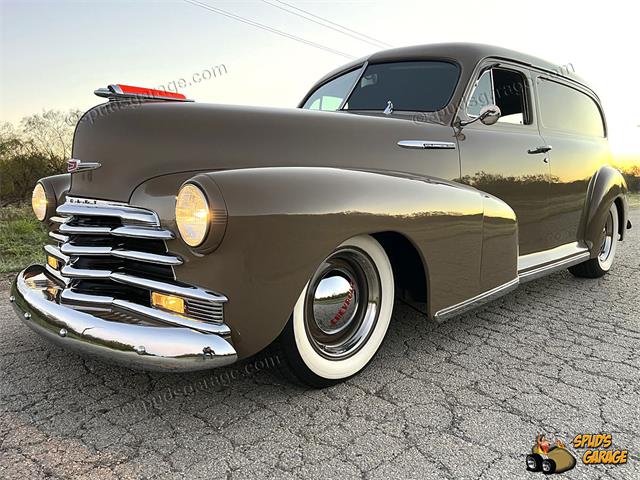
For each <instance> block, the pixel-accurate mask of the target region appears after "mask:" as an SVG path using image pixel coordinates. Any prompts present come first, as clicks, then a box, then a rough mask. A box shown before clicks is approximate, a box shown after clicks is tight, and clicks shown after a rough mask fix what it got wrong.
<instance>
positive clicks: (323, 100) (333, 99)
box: [302, 69, 360, 111]
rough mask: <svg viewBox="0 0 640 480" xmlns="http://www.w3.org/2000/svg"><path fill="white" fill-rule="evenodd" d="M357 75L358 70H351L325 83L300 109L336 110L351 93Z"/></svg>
mask: <svg viewBox="0 0 640 480" xmlns="http://www.w3.org/2000/svg"><path fill="white" fill-rule="evenodd" d="M359 73H360V69H357V70H352V71H350V72H349V73H345V74H344V75H342V76H340V77H338V78H334V79H333V80H331V81H329V82H327V83H325V84H324V85H322V86H321V87H320V88H318V89H317V90H316V91H315V92H313V94H312V95H311V96H310V97H309V98H308V99H307V101H306V102H304V106H303V107H302V108H306V109H309V110H329V111H334V110H337V109H338V108H339V107H340V104H341V103H342V100H344V98H345V97H346V96H347V95H348V94H349V92H350V91H351V88H352V87H353V84H354V83H355V82H356V79H357V78H358V74H359Z"/></svg>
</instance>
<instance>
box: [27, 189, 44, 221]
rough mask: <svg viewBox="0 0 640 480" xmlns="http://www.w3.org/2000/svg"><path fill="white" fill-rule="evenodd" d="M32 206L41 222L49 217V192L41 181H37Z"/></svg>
mask: <svg viewBox="0 0 640 480" xmlns="http://www.w3.org/2000/svg"><path fill="white" fill-rule="evenodd" d="M31 208H33V213H34V214H35V215H36V218H37V219H38V220H40V221H41V222H42V221H43V220H44V219H45V218H47V194H46V193H45V191H44V187H43V186H42V184H41V183H37V184H36V186H35V188H34V189H33V193H32V194H31Z"/></svg>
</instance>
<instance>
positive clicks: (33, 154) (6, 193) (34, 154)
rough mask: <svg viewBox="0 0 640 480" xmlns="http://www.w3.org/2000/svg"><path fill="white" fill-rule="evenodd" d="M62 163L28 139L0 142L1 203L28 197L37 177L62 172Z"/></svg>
mask: <svg viewBox="0 0 640 480" xmlns="http://www.w3.org/2000/svg"><path fill="white" fill-rule="evenodd" d="M64 165H65V162H64V160H63V159H62V158H56V157H53V158H51V157H48V156H46V155H44V154H43V153H41V152H39V151H38V150H37V149H36V148H34V147H33V145H32V144H30V142H24V141H22V140H19V139H16V138H14V139H11V140H9V141H5V142H2V143H0V172H2V175H0V204H1V205H3V206H4V205H7V204H9V203H13V202H17V201H21V200H27V199H28V198H29V196H30V195H31V192H32V190H33V186H34V185H35V183H36V182H37V181H38V179H40V178H42V177H48V176H49V175H55V174H57V173H61V172H64V170H65V169H64Z"/></svg>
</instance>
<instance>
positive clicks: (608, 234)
mask: <svg viewBox="0 0 640 480" xmlns="http://www.w3.org/2000/svg"><path fill="white" fill-rule="evenodd" d="M602 234H603V235H604V240H603V241H602V247H600V255H599V258H600V261H601V262H606V261H607V259H608V258H609V255H611V247H612V245H613V214H612V213H611V212H609V215H608V216H607V222H606V223H605V226H604V228H603V230H602Z"/></svg>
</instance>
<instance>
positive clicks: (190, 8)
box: [0, 0, 640, 158]
mask: <svg viewBox="0 0 640 480" xmlns="http://www.w3.org/2000/svg"><path fill="white" fill-rule="evenodd" d="M0 3H1V10H0V16H1V20H0V21H1V24H0V38H1V44H0V62H1V65H0V111H1V115H0V121H10V122H18V121H19V120H20V118H22V117H23V116H25V115H29V114H32V113H38V112H41V111H42V110H43V109H52V108H53V109H62V110H67V109H69V108H80V109H87V108H89V107H91V106H92V105H94V104H96V103H99V102H100V99H98V98H97V97H95V96H94V95H93V90H95V89H96V88H98V87H101V86H106V85H107V84H109V83H124V84H133V85H144V86H157V85H167V84H169V83H170V82H172V81H178V80H179V79H180V78H185V79H187V80H190V79H191V78H192V77H193V74H194V73H199V72H202V71H204V70H205V69H210V68H211V67H213V66H215V65H219V64H224V65H225V66H226V69H227V74H226V75H223V76H220V77H218V78H212V79H209V80H203V81H201V82H200V83H194V82H191V83H192V85H190V86H189V85H187V86H186V87H185V88H184V89H182V92H183V93H185V94H186V95H187V96H188V97H190V98H194V99H196V100H198V101H201V102H216V103H239V104H255V105H269V106H291V107H292V106H295V105H296V104H297V102H298V101H299V100H300V98H301V97H302V96H303V95H304V93H305V92H306V90H307V89H308V87H309V86H310V85H311V84H312V83H313V82H314V81H315V80H317V78H318V77H320V76H322V75H323V74H324V73H326V72H327V71H329V70H332V69H333V68H336V67H338V66H339V65H341V64H343V63H345V62H347V61H348V60H349V58H347V57H360V56H363V55H366V54H369V53H372V52H374V51H377V50H380V49H381V48H384V47H383V46H382V44H388V45H392V46H394V47H397V46H405V45H414V44H423V43H434V42H447V41H469V42H479V43H488V44H494V45H500V46H504V47H508V48H512V49H515V50H520V51H523V52H526V53H530V54H533V55H536V56H539V57H542V58H545V59H547V60H550V61H552V62H554V63H556V64H558V65H567V64H571V65H572V66H573V68H574V69H575V72H576V73H577V74H578V75H580V76H581V77H583V78H584V79H586V80H587V82H588V83H589V84H590V85H591V86H592V87H593V88H594V90H595V91H596V92H597V93H598V94H599V95H600V97H601V99H602V102H603V104H604V108H605V113H606V115H607V121H608V124H609V129H610V141H611V145H612V149H613V150H614V153H615V154H616V155H617V156H619V157H620V158H626V157H628V158H633V157H634V156H640V97H639V96H638V94H637V91H636V88H635V87H637V85H638V80H637V79H638V78H639V77H640V64H639V62H638V61H637V54H636V51H637V50H638V47H639V46H640V40H638V35H637V29H638V26H637V16H636V15H635V13H634V12H633V11H632V10H631V6H630V5H631V4H625V5H620V4H616V3H613V2H608V3H603V2H586V1H582V2H560V1H557V0H554V1H544V0H539V1H536V2H530V3H528V4H527V5H524V4H522V3H521V2H518V3H513V4H505V3H504V2H497V1H496V2H493V1H488V0H487V1H483V2H477V1H464V0H460V1H457V2H426V1H408V0H405V1H403V0H393V1H391V0H390V1H383V0H378V1H374V0H369V1H365V0H360V1H338V0H332V1H300V0H286V1H285V2H279V1H278V0H268V1H262V0H246V1H215V0H204V1H202V2H201V3H204V4H207V5H210V6H212V7H215V8H219V9H222V10H224V11H225V12H229V13H231V14H233V15H237V16H239V17H242V19H245V20H249V21H253V22H259V23H260V24H262V25H263V26H266V27H268V28H271V29H276V30H278V31H279V32H281V33H284V34H285V35H289V36H295V37H298V39H297V40H294V39H292V38H285V37H284V36H282V35H280V34H276V33H274V32H273V31H265V30H264V29H262V28H258V27H256V26H255V25H248V24H246V23H242V22H241V21H239V20H238V19H232V18H228V17H225V16H223V15H222V14H221V13H219V12H218V13H215V12H212V11H210V10H207V9H205V8H202V7H201V6H198V5H194V4H193V3H189V2H187V1H185V0H172V1H111V2H100V1H92V2H88V1H87V2H83V1H58V2H53V1H24V0H21V1H11V0H0ZM286 4H289V5H293V6H295V7H298V8H300V9H303V10H305V11H306V12H310V13H312V14H314V15H317V16H318V17H320V18H317V17H310V18H312V19H314V20H316V21H319V22H322V20H321V19H324V20H329V21H331V22H335V23H338V24H340V25H342V26H345V27H348V28H349V29H351V30H353V31H355V32H359V33H361V34H366V35H367V36H368V37H370V38H369V42H371V43H367V42H364V41H361V40H358V39H355V38H352V37H351V36H348V35H345V34H341V33H339V32H337V31H335V30H332V29H330V28H326V27H323V26H320V25H318V24H317V23H314V22H313V21H310V20H305V19H303V18H300V17H299V16H296V15H293V14H291V13H288V12H286V11H283V10H282V9H281V8H288V9H291V7H290V6H287V5H286ZM278 7H280V8H278ZM297 12H298V13H300V14H301V15H302V14H303V12H301V11H297ZM307 16H308V15H307ZM329 25H333V24H329ZM336 28H337V27H336ZM353 35H354V36H356V35H355V34H353ZM360 38H362V37H360ZM371 39H375V42H374V41H373V40H371ZM300 40H303V41H306V42H310V43H312V44H313V45H309V44H305V43H303V42H301V41H300ZM372 43H374V44H375V45H373V44H372ZM327 50H332V51H327ZM341 54H343V55H341Z"/></svg>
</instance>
